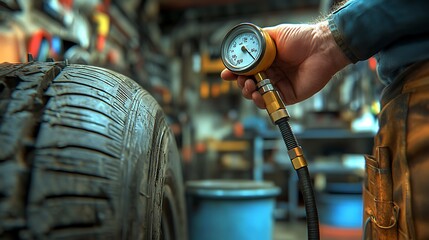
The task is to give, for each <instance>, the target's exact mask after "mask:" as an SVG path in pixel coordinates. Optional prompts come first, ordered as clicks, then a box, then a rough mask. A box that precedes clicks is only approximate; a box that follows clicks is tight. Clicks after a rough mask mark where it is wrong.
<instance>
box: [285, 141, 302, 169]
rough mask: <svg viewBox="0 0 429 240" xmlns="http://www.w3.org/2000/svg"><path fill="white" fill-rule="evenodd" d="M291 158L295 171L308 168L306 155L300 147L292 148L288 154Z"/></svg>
mask: <svg viewBox="0 0 429 240" xmlns="http://www.w3.org/2000/svg"><path fill="white" fill-rule="evenodd" d="M287 153H288V155H289V158H290V160H291V161H292V165H293V168H295V170H297V169H300V168H302V167H305V166H307V161H306V160H305V158H304V153H303V151H302V148H301V147H300V146H298V147H296V148H292V149H291V150H289V151H288V152H287Z"/></svg>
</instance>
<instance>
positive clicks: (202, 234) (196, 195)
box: [186, 180, 280, 240]
mask: <svg viewBox="0 0 429 240" xmlns="http://www.w3.org/2000/svg"><path fill="white" fill-rule="evenodd" d="M186 191H187V201H188V221H189V236H190V240H219V239H222V240H240V239H245V240H253V239H254V240H265V239H266V240H271V239H272V231H273V222H274V221H273V220H274V219H273V212H274V206H275V196H277V195H278V194H279V193H280V189H279V188H278V187H276V186H274V185H273V184H272V183H271V182H257V181H251V180H202V181H189V182H187V184H186Z"/></svg>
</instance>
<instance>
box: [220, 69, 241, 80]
mask: <svg viewBox="0 0 429 240" xmlns="http://www.w3.org/2000/svg"><path fill="white" fill-rule="evenodd" d="M220 77H221V78H222V79H224V80H229V81H231V80H237V77H238V76H237V75H236V74H234V73H232V72H231V71H229V70H228V69H224V70H223V71H222V72H221V73H220Z"/></svg>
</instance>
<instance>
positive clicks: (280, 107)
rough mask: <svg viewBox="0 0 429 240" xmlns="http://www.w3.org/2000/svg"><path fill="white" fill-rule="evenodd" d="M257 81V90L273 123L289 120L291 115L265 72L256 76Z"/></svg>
mask: <svg viewBox="0 0 429 240" xmlns="http://www.w3.org/2000/svg"><path fill="white" fill-rule="evenodd" d="M254 76H255V79H256V88H257V89H258V91H259V93H260V94H261V95H262V99H264V102H265V106H266V109H267V112H268V115H269V116H270V118H271V120H272V121H273V123H275V122H277V121H278V120H279V119H282V118H289V113H288V112H287V110H286V105H285V104H284V103H283V101H282V99H281V98H280V95H279V93H278V92H277V90H276V89H275V88H274V86H273V85H272V84H271V81H270V80H269V79H268V78H267V75H266V74H265V73H264V72H259V73H257V74H255V75H254Z"/></svg>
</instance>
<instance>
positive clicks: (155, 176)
mask: <svg viewBox="0 0 429 240" xmlns="http://www.w3.org/2000/svg"><path fill="white" fill-rule="evenodd" d="M184 199H185V198H184V188H183V179H182V173H181V162H180V158H179V154H178V151H177V147H176V143H175V141H174V137H173V135H172V133H171V131H170V129H169V127H168V125H167V124H166V120H165V116H164V114H163V112H162V110H161V109H160V107H159V105H158V104H157V103H156V101H155V100H154V99H153V98H152V97H151V96H150V95H149V94H148V92H146V91H145V90H143V89H142V88H141V87H140V86H139V85H138V84H137V83H135V82H134V81H132V80H131V79H129V78H127V77H125V76H123V75H121V74H118V73H115V72H113V71H109V70H106V69H102V68H99V67H93V66H83V65H73V64H71V65H68V64H67V65H66V64H65V63H60V62H48V63H40V62H30V63H25V64H10V63H3V64H0V239H186V238H187V232H186V228H187V225H186V215H185V202H184V201H185V200H184Z"/></svg>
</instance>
